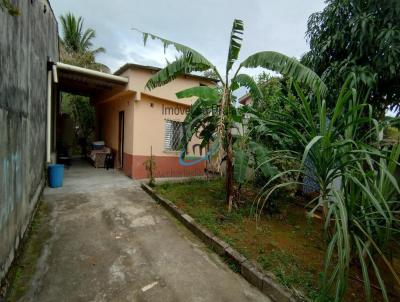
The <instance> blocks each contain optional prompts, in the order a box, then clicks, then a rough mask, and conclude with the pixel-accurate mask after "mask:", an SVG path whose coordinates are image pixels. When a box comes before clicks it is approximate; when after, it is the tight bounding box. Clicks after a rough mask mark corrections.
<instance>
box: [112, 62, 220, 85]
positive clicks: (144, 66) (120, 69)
mask: <svg viewBox="0 0 400 302" xmlns="http://www.w3.org/2000/svg"><path fill="white" fill-rule="evenodd" d="M133 68H139V69H147V70H152V71H155V72H157V71H160V70H161V69H162V68H159V67H154V66H147V65H140V64H134V63H126V64H125V65H123V66H121V67H120V68H119V69H118V70H117V71H116V72H114V74H115V75H120V74H121V73H123V72H125V71H126V70H128V69H133ZM186 76H188V77H192V78H196V79H199V80H204V81H212V82H215V83H217V82H219V80H216V79H213V78H208V77H204V76H200V75H195V74H186Z"/></svg>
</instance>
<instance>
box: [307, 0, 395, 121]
mask: <svg viewBox="0 0 400 302" xmlns="http://www.w3.org/2000/svg"><path fill="white" fill-rule="evenodd" d="M326 3H327V6H326V7H325V9H324V10H323V11H322V12H317V13H314V14H312V15H311V16H310V18H309V21H308V28H307V37H308V39H309V42H310V51H309V52H308V53H306V54H305V55H304V57H303V59H302V62H303V63H304V64H305V65H307V66H309V67H310V68H312V69H313V70H315V72H316V73H317V74H319V75H320V76H321V77H322V79H323V80H324V82H325V83H326V84H327V86H328V87H329V89H330V90H331V91H332V92H334V93H332V94H331V95H336V94H337V93H338V92H339V90H340V87H341V86H342V85H343V83H344V81H345V79H346V77H347V75H348V74H349V73H350V72H352V73H355V74H356V76H357V79H358V81H359V82H361V83H362V84H363V88H362V89H363V90H365V91H367V90H369V89H371V95H370V98H369V103H370V104H372V105H373V106H374V107H375V109H376V111H377V112H378V115H381V116H382V115H384V113H385V110H386V109H387V108H388V107H389V108H391V109H396V110H399V109H400V74H399V71H400V1H398V0H380V1H376V0H327V1H326ZM360 92H361V91H360ZM329 101H330V103H329V104H328V105H329V106H330V107H333V102H334V101H335V100H333V99H331V100H329Z"/></svg>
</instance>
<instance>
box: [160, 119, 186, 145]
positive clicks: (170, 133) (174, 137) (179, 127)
mask: <svg viewBox="0 0 400 302" xmlns="http://www.w3.org/2000/svg"><path fill="white" fill-rule="evenodd" d="M182 138H183V123H181V122H176V121H170V120H166V121H165V139H164V148H165V150H167V151H178V150H179V147H180V145H181V141H182Z"/></svg>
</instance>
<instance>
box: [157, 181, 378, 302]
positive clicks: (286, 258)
mask: <svg viewBox="0 0 400 302" xmlns="http://www.w3.org/2000/svg"><path fill="white" fill-rule="evenodd" d="M155 191H156V192H157V193H158V194H159V195H161V196H163V197H165V198H167V199H168V200H170V201H172V202H173V203H174V204H175V205H176V206H178V208H180V209H181V210H182V211H183V212H185V213H187V214H189V215H190V216H192V217H193V218H194V219H195V221H196V222H197V223H199V224H200V225H202V226H204V227H206V228H207V229H208V230H209V231H211V232H212V233H213V234H214V235H216V236H217V237H219V238H221V239H223V240H224V241H225V242H227V243H228V244H230V245H231V246H232V247H234V248H235V249H236V250H238V251H239V252H240V253H241V254H242V255H244V256H245V257H246V258H247V259H249V260H251V261H254V262H257V263H258V264H259V266H260V267H261V268H262V269H264V270H266V271H269V272H272V273H273V274H274V275H275V277H276V279H277V280H278V281H279V282H280V283H281V284H282V285H284V286H286V287H287V288H290V289H292V290H294V291H295V292H298V293H299V295H305V296H306V297H307V298H309V299H311V300H314V299H315V298H316V297H317V296H318V293H319V288H318V281H319V277H320V272H321V270H322V264H323V259H324V253H325V244H324V240H323V237H322V234H323V232H322V225H321V222H320V221H318V220H314V221H311V220H310V219H307V218H306V211H305V209H304V208H303V207H301V206H299V205H298V204H299V203H304V200H302V199H301V198H297V199H296V200H293V198H289V197H285V196H280V197H279V200H281V199H282V201H280V203H279V213H277V214H273V215H267V214H265V215H262V217H261V219H260V220H259V221H258V223H256V221H255V219H254V218H253V216H252V215H250V214H251V211H252V203H253V201H254V199H255V197H256V195H257V189H254V188H252V187H245V188H244V189H243V193H242V199H243V201H244V204H243V205H242V206H241V207H240V208H238V209H235V210H234V211H232V212H231V213H228V212H227V210H226V206H225V203H224V190H223V184H222V182H221V180H212V181H199V180H194V181H190V182H185V183H179V184H176V183H174V184H171V183H165V184H162V185H159V186H157V187H156V188H155ZM233 269H235V267H234V266H233ZM357 278H358V279H362V278H361V275H359V272H358V271H357V270H356V269H355V270H353V272H352V279H351V281H350V284H349V290H348V293H347V297H346V300H348V301H350V300H351V301H364V300H365V299H364V292H363V286H362V283H361V282H360V281H356V280H355V279H357ZM300 293H301V294H300ZM375 294H376V297H377V298H378V297H379V291H378V290H376V293H375ZM374 296H375V295H374ZM376 300H378V301H379V298H378V299H376ZM374 301H375V299H374Z"/></svg>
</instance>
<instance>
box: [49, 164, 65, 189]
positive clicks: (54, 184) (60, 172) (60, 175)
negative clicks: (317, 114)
mask: <svg viewBox="0 0 400 302" xmlns="http://www.w3.org/2000/svg"><path fill="white" fill-rule="evenodd" d="M48 169H49V183H50V187H51V188H60V187H62V184H63V180H64V165H59V164H54V165H49V167H48Z"/></svg>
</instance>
